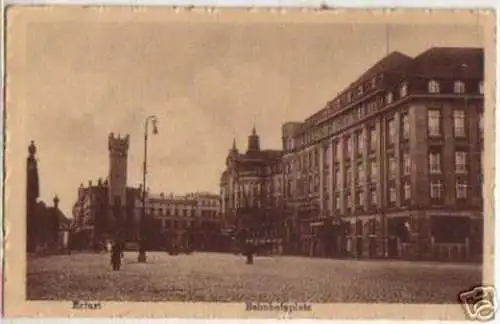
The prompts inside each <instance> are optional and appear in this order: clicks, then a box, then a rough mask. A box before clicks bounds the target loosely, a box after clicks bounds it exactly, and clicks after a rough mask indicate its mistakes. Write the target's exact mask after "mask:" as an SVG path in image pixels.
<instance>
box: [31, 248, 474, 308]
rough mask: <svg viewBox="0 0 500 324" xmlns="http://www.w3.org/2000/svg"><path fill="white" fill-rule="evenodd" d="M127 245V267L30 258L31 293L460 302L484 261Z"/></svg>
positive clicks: (86, 259)
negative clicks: (141, 252)
mask: <svg viewBox="0 0 500 324" xmlns="http://www.w3.org/2000/svg"><path fill="white" fill-rule="evenodd" d="M136 258H137V254H136V253H133V252H126V253H125V257H124V264H123V267H122V270H120V271H118V272H113V271H112V270H111V266H110V262H109V255H108V254H106V253H101V254H91V253H88V254H87V253H77V254H72V255H57V256H48V257H37V258H31V259H29V260H28V265H27V266H28V273H27V297H28V299H29V300H99V301H106V300H108V301H110V300H113V301H207V302H214V301H220V302H248V301H258V302H276V301H285V302H311V303H325V302H385V303H391V302H398V303H402V302H404V303H455V302H456V296H457V293H458V292H459V291H461V290H463V289H465V288H468V287H469V286H471V285H474V284H478V283H479V282H480V281H481V267H480V266H479V265H472V264H439V263H422V262H405V261H387V260H384V261H375V260H332V259H314V258H305V257H287V256H277V257H256V258H255V259H254V264H253V265H247V264H245V260H244V258H243V257H242V256H237V255H233V254H218V253H193V254H191V255H178V256H170V255H168V254H167V253H162V252H150V253H148V263H146V264H140V263H137V261H136Z"/></svg>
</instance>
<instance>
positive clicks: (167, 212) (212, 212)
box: [149, 208, 217, 217]
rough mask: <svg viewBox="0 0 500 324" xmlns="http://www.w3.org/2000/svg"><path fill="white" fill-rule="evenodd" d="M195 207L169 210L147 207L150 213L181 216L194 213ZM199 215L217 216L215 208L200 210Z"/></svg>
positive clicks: (193, 214)
mask: <svg viewBox="0 0 500 324" xmlns="http://www.w3.org/2000/svg"><path fill="white" fill-rule="evenodd" d="M196 211H197V210H195V209H182V210H179V209H174V210H173V211H171V210H170V209H163V208H158V209H155V208H149V214H150V215H160V216H182V217H192V216H195V215H196ZM200 215H201V216H204V217H215V216H217V211H215V210H201V211H200Z"/></svg>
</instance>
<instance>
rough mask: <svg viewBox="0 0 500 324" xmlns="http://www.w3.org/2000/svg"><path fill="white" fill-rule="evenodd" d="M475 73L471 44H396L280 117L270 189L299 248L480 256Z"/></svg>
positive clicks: (478, 56) (479, 72) (477, 52)
mask: <svg viewBox="0 0 500 324" xmlns="http://www.w3.org/2000/svg"><path fill="white" fill-rule="evenodd" d="M483 76H484V72H483V51H482V50H481V49H475V48H432V49H430V50H428V51H426V52H424V53H422V54H420V55H418V56H417V57H415V58H410V57H408V56H406V55H403V54H401V53H397V52H395V53H392V54H390V55H388V56H387V57H385V58H384V59H382V60H381V61H379V62H378V63H377V64H375V65H374V66H373V67H372V68H370V69H369V70H368V71H367V72H366V73H364V74H363V75H362V76H361V77H360V78H358V80H356V81H355V82H353V83H351V84H350V85H349V86H348V87H347V88H346V89H345V90H344V91H342V92H341V93H340V94H339V95H338V96H337V97H336V98H334V99H333V100H331V101H329V102H328V103H327V105H326V107H325V108H323V109H321V110H320V111H319V112H317V113H315V114H314V115H312V116H311V117H309V118H308V119H306V120H305V121H304V122H301V123H286V124H285V125H284V126H283V154H282V158H281V161H280V163H281V170H283V172H282V178H283V181H284V185H283V187H282V188H280V189H281V194H282V195H283V196H284V203H285V204H286V205H288V206H293V208H294V210H295V213H294V214H295V218H294V220H293V222H292V223H293V224H295V226H294V228H295V229H296V230H295V232H296V233H298V234H297V235H298V236H299V242H300V250H301V252H302V253H303V254H306V255H325V254H330V253H340V254H350V255H353V256H358V257H407V258H437V259H471V258H473V257H474V256H480V255H481V254H482V252H481V250H482V224H483V218H482V173H483V171H482V163H483V162H482V156H483V153H482V152H483V109H484V107H483V91H484V88H483ZM226 186H227V184H226ZM223 188H224V186H223ZM325 229H328V230H329V231H334V230H335V229H336V233H337V235H336V236H334V237H332V236H330V237H329V239H328V240H326V241H328V242H326V241H325V240H324V239H322V238H324V237H325V236H324V231H325ZM331 241H333V242H331ZM332 250H333V251H332Z"/></svg>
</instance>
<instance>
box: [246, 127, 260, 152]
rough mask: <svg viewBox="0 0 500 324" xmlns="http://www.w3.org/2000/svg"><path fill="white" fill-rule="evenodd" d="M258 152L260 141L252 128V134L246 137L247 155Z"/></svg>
mask: <svg viewBox="0 0 500 324" xmlns="http://www.w3.org/2000/svg"><path fill="white" fill-rule="evenodd" d="M258 151H260V140H259V135H257V131H256V130H255V126H254V127H253V128H252V134H251V135H250V136H248V149H247V153H254V152H258Z"/></svg>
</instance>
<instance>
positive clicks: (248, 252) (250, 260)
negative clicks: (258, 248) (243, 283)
mask: <svg viewBox="0 0 500 324" xmlns="http://www.w3.org/2000/svg"><path fill="white" fill-rule="evenodd" d="M245 245H246V246H245V256H246V257H247V264H253V253H254V251H253V245H252V244H251V243H246V244H245Z"/></svg>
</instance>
